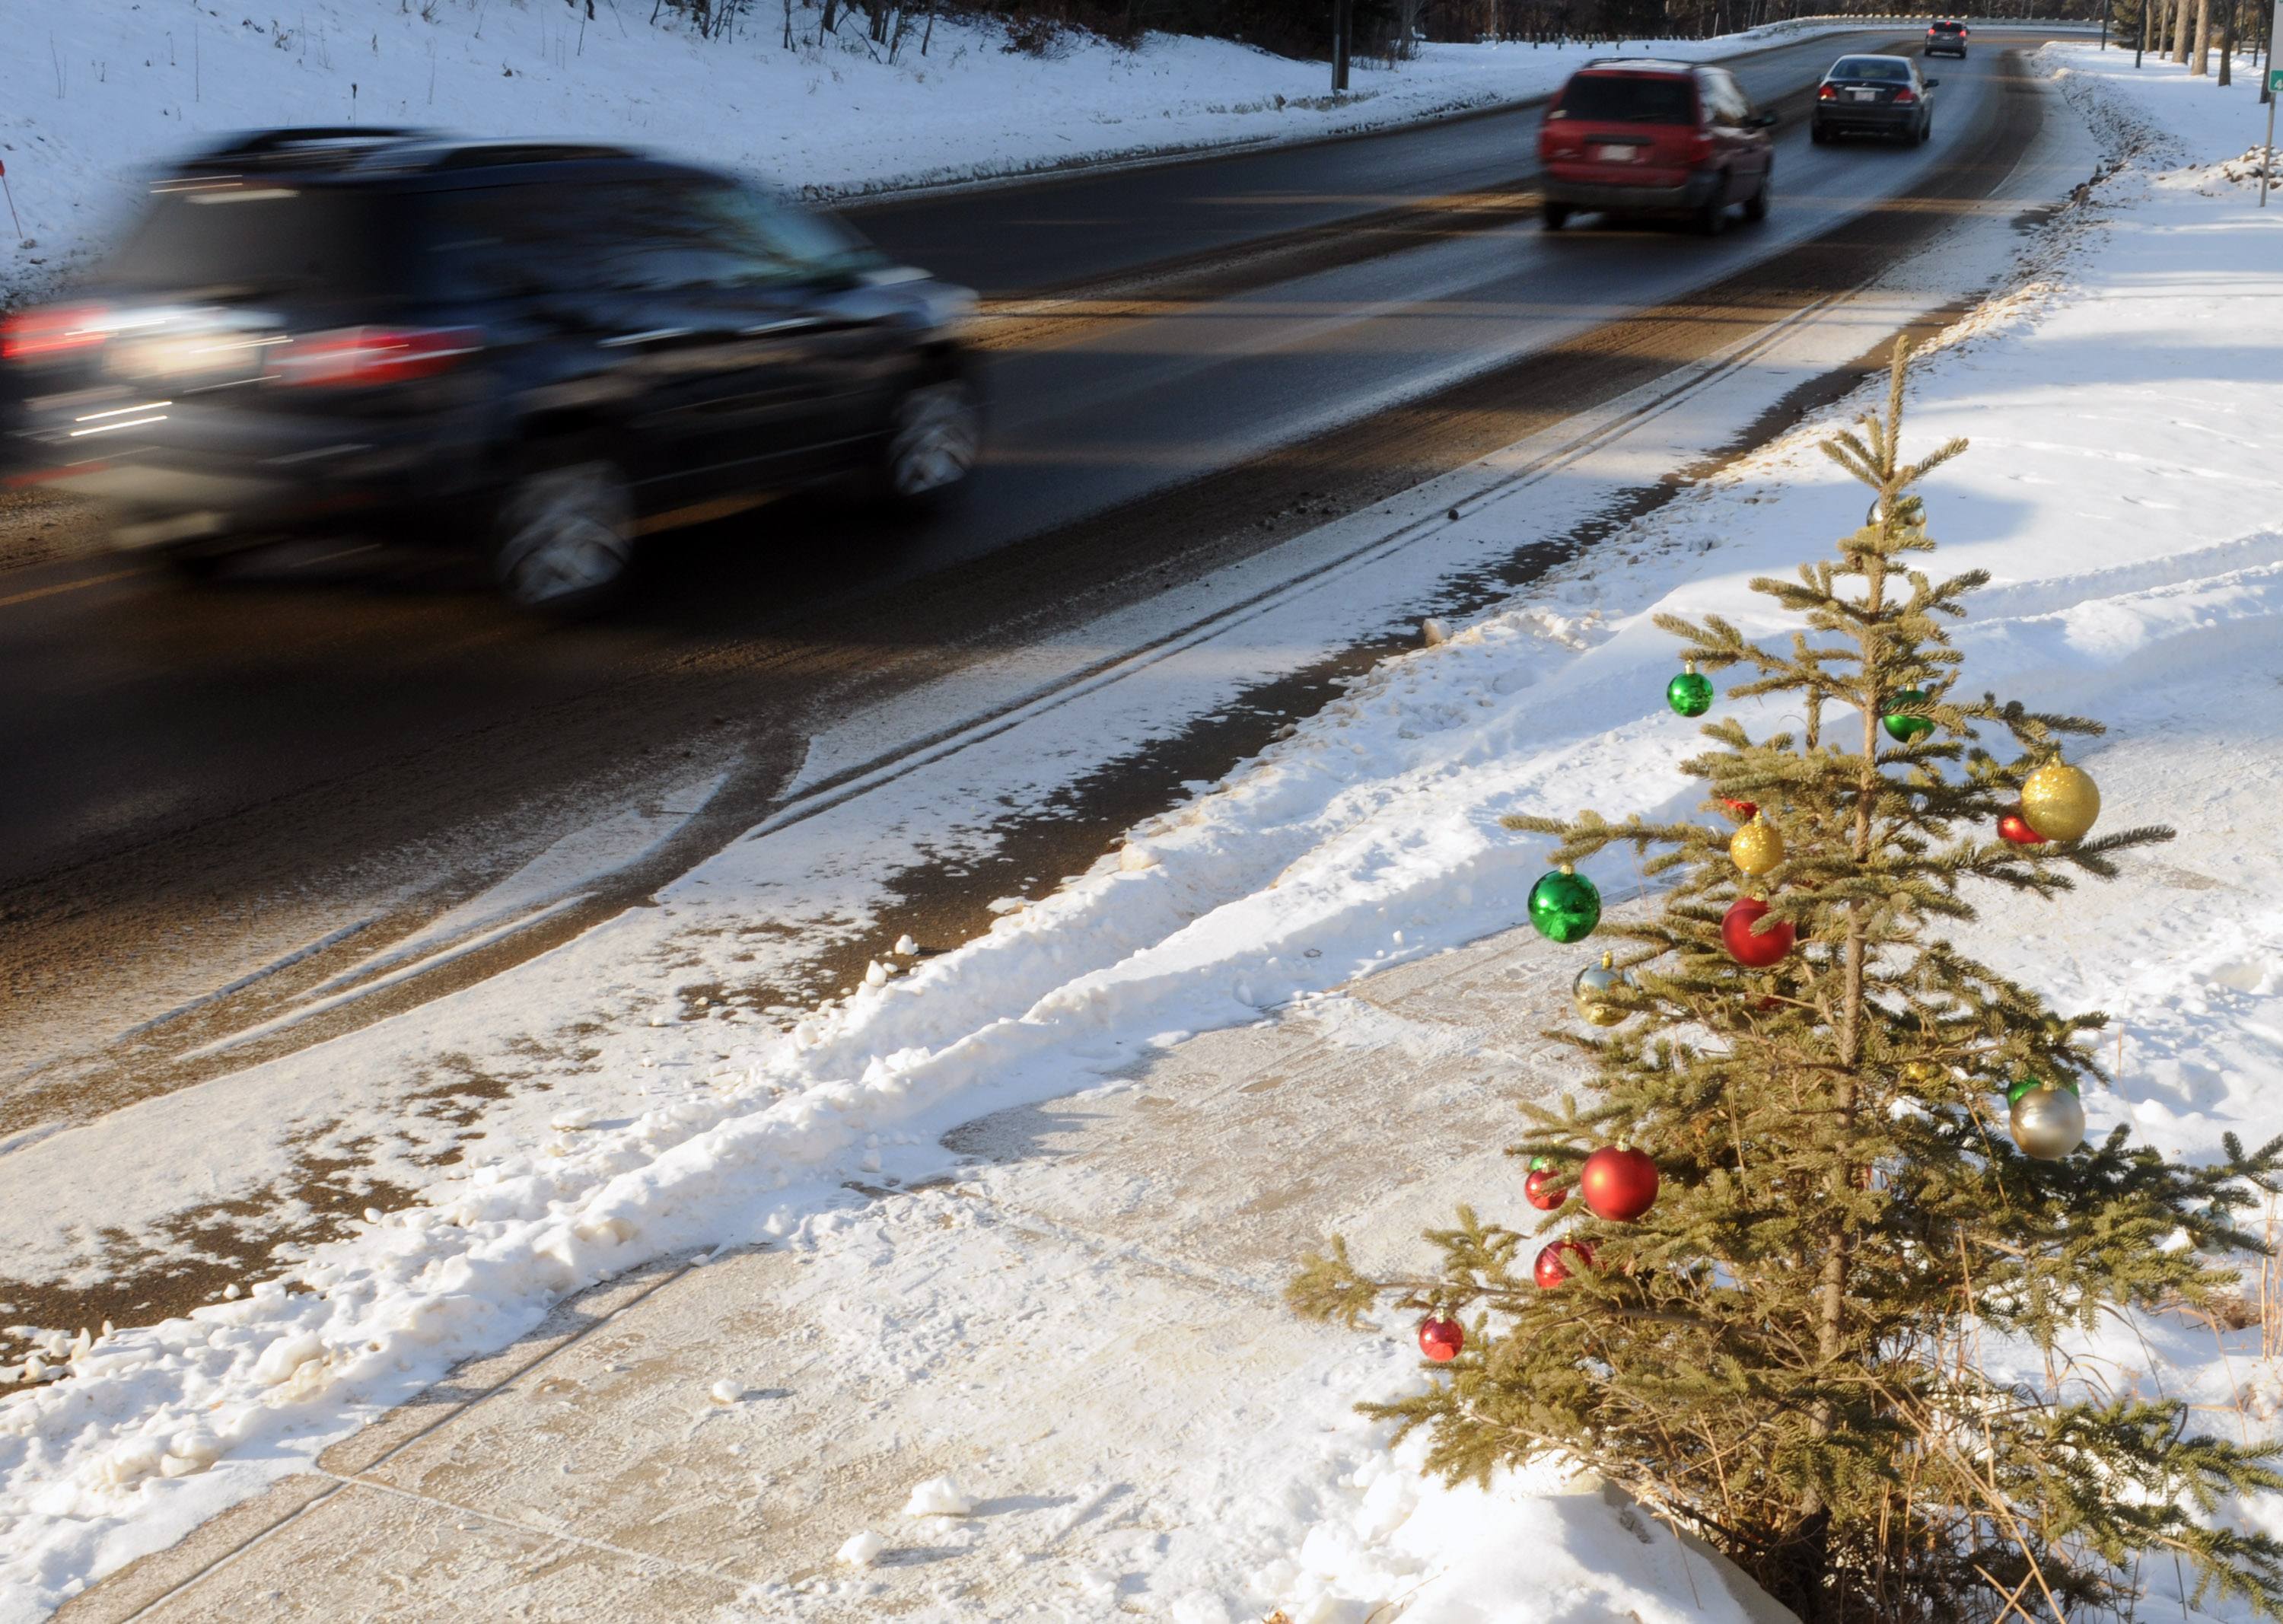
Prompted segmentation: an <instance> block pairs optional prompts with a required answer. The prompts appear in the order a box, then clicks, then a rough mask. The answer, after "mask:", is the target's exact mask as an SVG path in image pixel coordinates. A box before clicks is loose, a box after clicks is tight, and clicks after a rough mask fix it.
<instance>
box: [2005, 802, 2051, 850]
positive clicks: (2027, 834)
mask: <svg viewBox="0 0 2283 1624" xmlns="http://www.w3.org/2000/svg"><path fill="white" fill-rule="evenodd" d="M1998 838H1999V839H2001V840H2006V841H2010V842H2011V843H2012V844H2014V845H2015V846H2043V845H2044V844H2045V836H2043V835H2041V834H2039V833H2038V832H2037V831H2036V830H2034V829H2032V828H2030V824H2029V820H2028V819H2026V818H2024V817H2023V816H2022V808H2019V807H2015V808H2014V809H2013V810H2012V811H2011V812H2008V813H2007V814H2006V816H2003V817H2001V818H1999V820H1998Z"/></svg>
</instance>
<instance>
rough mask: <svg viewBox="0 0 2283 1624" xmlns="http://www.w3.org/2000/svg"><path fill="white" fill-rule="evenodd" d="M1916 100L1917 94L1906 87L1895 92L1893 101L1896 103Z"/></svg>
mask: <svg viewBox="0 0 2283 1624" xmlns="http://www.w3.org/2000/svg"><path fill="white" fill-rule="evenodd" d="M1918 98H1919V93H1918V92H1917V91H1916V90H1913V89H1911V87H1910V86H1908V85H1905V86H1904V87H1903V88H1902V89H1901V90H1897V91H1896V92H1895V99H1896V100H1897V101H1898V102H1914V101H1916V100H1918Z"/></svg>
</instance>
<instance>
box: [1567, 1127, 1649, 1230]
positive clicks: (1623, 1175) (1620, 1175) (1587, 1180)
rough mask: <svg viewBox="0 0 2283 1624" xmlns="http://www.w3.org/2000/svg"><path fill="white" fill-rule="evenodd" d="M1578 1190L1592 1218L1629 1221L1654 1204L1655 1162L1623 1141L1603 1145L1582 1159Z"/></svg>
mask: <svg viewBox="0 0 2283 1624" xmlns="http://www.w3.org/2000/svg"><path fill="white" fill-rule="evenodd" d="M1578 1194H1579V1195H1581V1196H1583V1197H1584V1198H1586V1210H1587V1211H1588V1212H1590V1213H1592V1214H1593V1216H1594V1217H1596V1218H1605V1219H1607V1220H1609V1222H1611V1223H1631V1222H1632V1221H1633V1220H1634V1219H1636V1218H1638V1217H1640V1215H1641V1214H1643V1213H1645V1212H1647V1211H1648V1209H1649V1208H1650V1207H1652V1206H1656V1163H1655V1162H1653V1161H1651V1160H1650V1159H1648V1156H1647V1155H1645V1154H1643V1153H1642V1152H1640V1151H1637V1150H1634V1149H1633V1148H1632V1146H1631V1145H1627V1144H1605V1145H1603V1146H1602V1147H1601V1149H1600V1150H1598V1151H1595V1152H1593V1154H1592V1155H1591V1156H1588V1157H1587V1158H1586V1165H1585V1166H1584V1167H1581V1168H1579V1169H1578Z"/></svg>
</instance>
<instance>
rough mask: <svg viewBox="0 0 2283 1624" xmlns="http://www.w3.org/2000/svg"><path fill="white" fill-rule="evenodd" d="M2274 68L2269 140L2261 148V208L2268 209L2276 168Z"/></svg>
mask: <svg viewBox="0 0 2283 1624" xmlns="http://www.w3.org/2000/svg"><path fill="white" fill-rule="evenodd" d="M2277 77H2278V75H2277V73H2276V71H2275V69H2273V68H2269V69H2268V70H2267V139H2266V140H2265V141H2264V142H2262V143H2261V144H2260V146H2259V207H2262V208H2265V207H2267V185H2268V180H2267V177H2268V176H2269V174H2270V173H2271V172H2272V171H2273V169H2274V168H2275V81H2276V79H2277Z"/></svg>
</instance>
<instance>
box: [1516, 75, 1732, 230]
mask: <svg viewBox="0 0 2283 1624" xmlns="http://www.w3.org/2000/svg"><path fill="white" fill-rule="evenodd" d="M1775 121H1776V115H1775V114H1774V113H1760V112H1757V111H1756V110H1755V109H1754V108H1753V106H1752V104H1751V100H1750V98H1748V97H1747V96H1746V95H1745V94H1744V90H1743V87H1742V86H1741V85H1740V84H1738V83H1737V82H1736V81H1735V77H1734V75H1733V74H1729V73H1728V72H1727V71H1726V70H1725V69H1723V68H1718V67H1703V66H1695V65H1692V64H1690V63H1687V62H1661V61H1657V60H1656V59H1652V58H1648V57H1604V58H1601V59H1598V60H1596V61H1593V62H1589V63H1587V64H1586V66H1584V67H1581V68H1579V69H1578V71H1577V72H1576V73H1574V74H1571V75H1570V82H1569V83H1567V84H1565V85H1563V86H1562V93H1561V94H1560V95H1559V96H1557V97H1555V98H1554V104H1553V105H1551V106H1550V107H1548V108H1547V110H1546V118H1545V121H1543V122H1542V123H1541V124H1539V129H1538V159H1539V165H1540V166H1541V168H1542V169H1543V174H1542V176H1541V177H1540V180H1539V191H1540V193H1541V194H1542V195H1543V197H1544V199H1545V203H1544V209H1545V215H1546V229H1547V230H1549V231H1558V230H1561V229H1562V223H1564V222H1565V221H1567V220H1568V219H1569V218H1570V215H1573V214H1576V213H1578V212H1579V211H1581V210H1587V209H1593V210H1599V211H1601V213H1603V214H1613V215H1648V214H1664V215H1687V216H1689V217H1690V218H1692V219H1693V220H1695V223H1696V228H1697V230H1700V231H1703V233H1704V234H1705V235H1707V236H1708V237H1709V236H1710V235H1712V234H1713V233H1714V232H1717V231H1718V230H1720V229H1721V227H1722V226H1723V225H1725V224H1726V223H1727V218H1728V209H1729V207H1730V206H1731V205H1733V204H1738V203H1741V204H1742V205H1743V207H1744V218H1745V219H1747V220H1764V219H1765V218H1766V217H1767V213H1768V188H1769V186H1770V184H1771V183H1773V178H1774V174H1773V161H1772V155H1771V150H1770V148H1771V144H1770V142H1769V140H1768V130H1769V129H1770V128H1771V127H1773V125H1774V123H1775Z"/></svg>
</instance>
